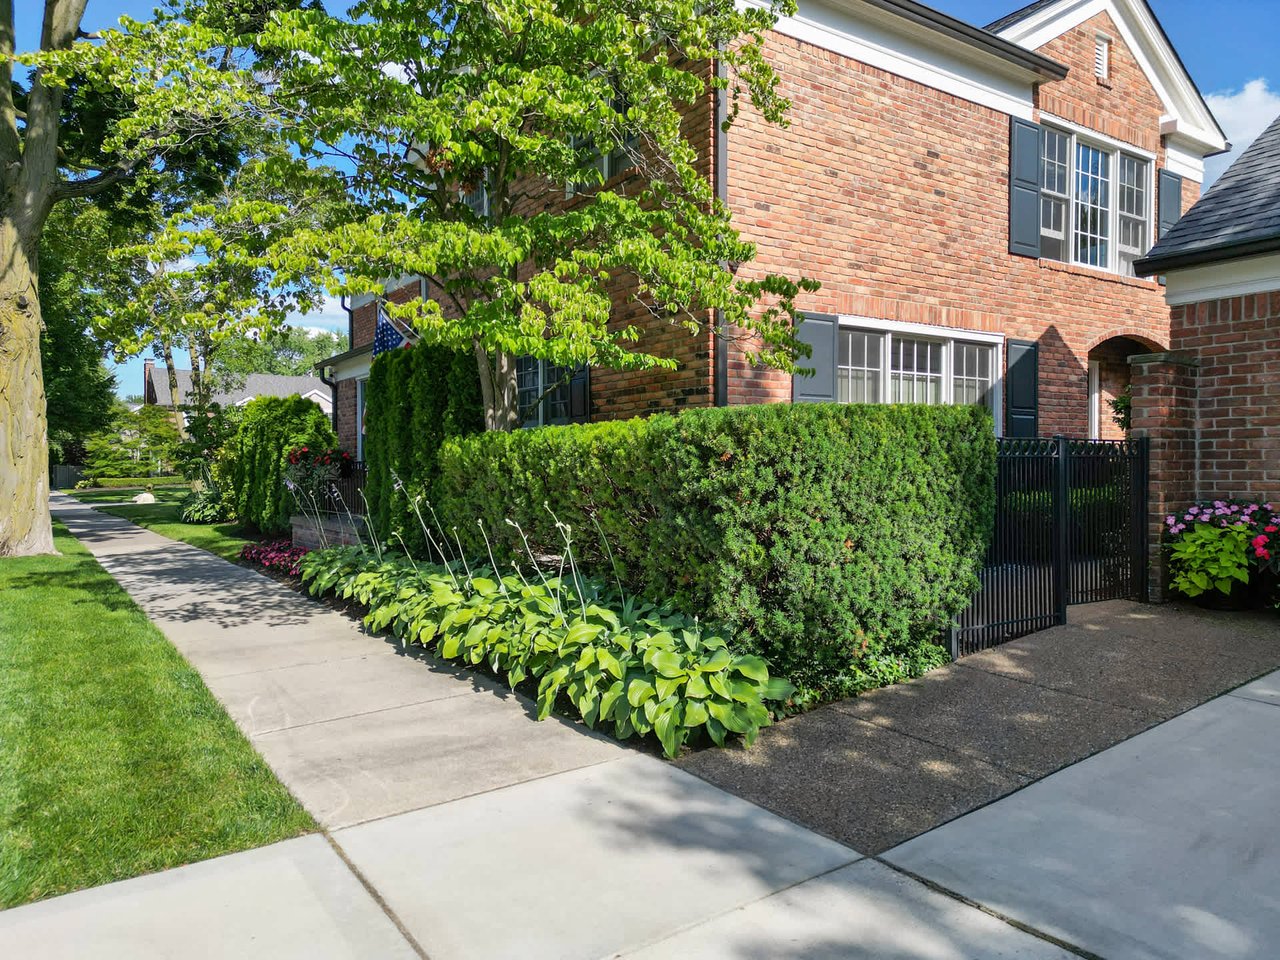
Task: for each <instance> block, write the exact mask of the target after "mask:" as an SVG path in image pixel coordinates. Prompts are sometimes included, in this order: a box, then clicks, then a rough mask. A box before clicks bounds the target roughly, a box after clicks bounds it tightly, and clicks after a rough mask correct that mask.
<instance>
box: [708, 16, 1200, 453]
mask: <svg viewBox="0 0 1280 960" xmlns="http://www.w3.org/2000/svg"><path fill="white" fill-rule="evenodd" d="M1099 32H1107V33H1109V34H1110V35H1112V36H1113V38H1114V40H1113V46H1112V71H1111V81H1110V82H1109V83H1108V84H1104V83H1101V82H1099V81H1097V80H1096V79H1095V78H1094V74H1093V43H1094V38H1095V36H1096V35H1097V34H1098V33H1099ZM1040 52H1041V53H1044V54H1045V55H1047V56H1049V57H1051V58H1053V59H1056V60H1059V61H1060V62H1062V63H1064V64H1065V65H1066V66H1068V67H1069V68H1070V70H1071V73H1070V74H1069V76H1068V78H1067V79H1066V80H1064V81H1060V82H1057V83H1052V84H1047V85H1044V86H1042V87H1041V88H1040V90H1039V93H1038V99H1037V105H1038V107H1039V109H1040V110H1041V111H1043V112H1044V113H1052V114H1053V115H1055V116H1059V117H1061V118H1062V119H1068V120H1072V121H1074V122H1079V123H1080V124H1081V125H1084V126H1089V127H1091V128H1093V129H1098V130H1099V131H1100V132H1103V133H1105V134H1107V135H1108V136H1112V137H1115V138H1117V139H1121V140H1124V141H1126V142H1129V143H1132V145H1134V146H1137V147H1140V148H1144V149H1147V150H1149V151H1150V152H1153V153H1157V164H1158V165H1160V164H1163V148H1162V147H1161V146H1160V122H1161V116H1162V114H1163V112H1164V108H1163V106H1162V105H1161V103H1160V100H1159V98H1158V97H1157V96H1156V94H1155V92H1154V90H1153V89H1152V87H1151V84H1150V82H1149V81H1148V80H1147V78H1146V76H1145V75H1144V74H1143V73H1142V71H1141V69H1140V68H1139V67H1138V66H1137V63H1136V61H1135V60H1134V58H1133V57H1132V55H1131V54H1130V53H1129V52H1128V50H1127V49H1125V47H1124V43H1123V41H1122V40H1121V39H1120V36H1119V33H1118V31H1116V30H1115V28H1114V25H1113V24H1111V22H1110V20H1109V18H1107V17H1106V15H1105V14H1103V15H1100V16H1099V17H1095V18H1093V19H1092V20H1090V21H1087V22H1086V23H1084V24H1081V25H1080V26H1079V27H1077V28H1076V29H1074V30H1071V31H1069V32H1068V33H1066V34H1064V35H1063V36H1062V37H1059V38H1058V39H1057V40H1055V41H1053V42H1052V43H1050V44H1048V45H1046V47H1044V48H1043V49H1042V50H1041V51H1040ZM767 56H768V58H769V60H770V62H771V63H772V64H773V65H774V67H775V68H776V69H777V71H778V73H779V75H780V77H781V93H782V94H783V95H784V96H786V97H788V98H790V100H791V101H792V108H791V111H790V113H789V117H790V120H791V126H790V127H789V128H788V129H786V130H779V129H777V128H775V127H772V126H770V125H768V124H766V123H764V122H763V120H762V119H761V118H760V117H759V116H758V115H757V114H754V113H753V112H752V111H750V110H744V113H743V116H742V118H741V120H740V121H739V122H738V123H737V124H736V125H735V126H734V127H733V129H732V131H731V133H730V135H729V164H728V184H729V202H730V205H731V207H732V209H733V215H734V221H735V223H736V224H737V225H738V227H739V229H740V230H741V231H742V232H743V234H744V235H745V236H746V237H748V238H749V239H751V240H753V241H755V242H756V243H757V244H758V247H759V257H758V259H757V261H756V262H755V263H754V264H751V265H750V267H749V269H750V270H752V271H755V272H756V273H770V272H778V273H789V274H792V275H795V274H803V275H805V276H810V277H814V278H816V279H818V280H820V281H821V282H822V289H821V290H820V291H818V293H816V294H814V295H812V296H810V297H808V298H806V299H805V300H804V302H803V304H802V305H803V306H804V308H805V309H807V310H811V311H813V312H820V313H838V314H851V315H855V316H861V317H867V318H870V319H873V320H909V321H914V322H920V323H928V324H937V325H942V326H949V327H956V328H960V329H968V330H983V331H998V332H1001V333H1003V334H1005V335H1006V336H1007V337H1009V338H1011V339H1020V340H1035V341H1037V342H1038V343H1039V345H1040V406H1041V409H1040V431H1041V433H1044V434H1052V433H1067V434H1070V435H1073V436H1084V435H1086V431H1087V429H1088V360H1089V359H1090V351H1091V350H1094V348H1097V347H1099V346H1100V345H1103V344H1105V343H1106V341H1107V340H1109V339H1111V338H1113V337H1129V338H1133V339H1134V340H1135V341H1136V342H1138V343H1139V344H1140V345H1141V347H1142V348H1143V349H1146V350H1152V349H1162V348H1164V347H1166V346H1167V345H1168V337H1169V310H1168V307H1167V306H1165V303H1164V298H1163V296H1162V292H1161V288H1160V286H1159V284H1157V283H1155V282H1154V281H1150V280H1143V279H1134V278H1130V277H1122V276H1119V275H1116V274H1113V273H1107V272H1104V271H1101V270H1096V269H1093V268H1089V267H1080V266H1071V265H1067V264H1063V263H1059V262H1056V261H1052V260H1043V259H1042V260H1036V259H1031V258H1025V257H1018V256H1013V255H1011V254H1009V252H1008V247H1009V234H1008V230H1009V227H1008V205H1009V180H1008V170H1009V118H1008V116H1007V115H1005V114H1003V113H1000V112H998V111H995V110H992V109H988V108H986V107H983V106H979V105H977V104H974V103H971V102H969V101H967V100H962V99H960V98H958V97H955V96H952V95H950V94H948V93H944V92H942V91H939V90H936V89H933V88H931V87H927V86H924V85H922V84H919V83H915V82H913V81H910V80H906V79H903V78H901V77H898V76H895V75H893V74H890V73H887V72H885V71H883V70H880V69H877V68H874V67H871V66H868V65H866V64H863V63H860V62H858V61H855V60H850V59H848V58H846V57H843V56H840V55H839V54H836V53H832V52H830V51H827V50H824V49H821V48H818V47H815V46H812V45H810V44H806V43H804V42H802V41H799V40H796V39H793V38H790V37H787V36H783V35H781V34H779V33H773V34H770V36H769V38H768V44H767ZM1198 195H1199V190H1198V184H1196V183H1194V182H1191V181H1186V182H1185V183H1184V190H1183V198H1182V202H1183V208H1184V209H1186V208H1188V207H1190V206H1191V205H1192V204H1193V203H1194V202H1195V200H1196V199H1197V197H1198ZM1103 349H1104V350H1105V349H1106V348H1105V347H1104V348H1103ZM1130 352H1132V351H1130ZM731 358H732V359H731V361H730V383H729V398H730V402H732V403H750V402H760V401H771V400H777V401H783V400H789V399H790V397H791V380H790V377H788V376H786V375H785V374H782V373H779V372H777V371H773V370H767V369H761V368H752V367H750V366H749V365H747V363H746V362H745V355H744V351H743V350H742V349H738V350H735V352H734V353H733V354H731ZM1108 359H1111V360H1112V361H1113V362H1111V363H1110V364H1109V367H1108V370H1107V373H1108V374H1109V375H1110V377H1111V382H1110V383H1107V384H1105V385H1104V402H1103V404H1102V415H1101V417H1100V423H1101V424H1102V426H1103V427H1104V433H1103V435H1104V436H1105V435H1108V434H1114V433H1115V432H1116V431H1115V430H1114V429H1113V428H1112V425H1111V418H1110V410H1109V408H1108V407H1107V406H1106V404H1105V394H1106V393H1108V392H1110V393H1111V394H1113V395H1114V393H1117V392H1119V390H1121V389H1123V383H1122V381H1123V379H1124V378H1125V377H1126V376H1127V371H1126V370H1125V368H1124V366H1123V365H1117V364H1116V363H1114V358H1108Z"/></svg>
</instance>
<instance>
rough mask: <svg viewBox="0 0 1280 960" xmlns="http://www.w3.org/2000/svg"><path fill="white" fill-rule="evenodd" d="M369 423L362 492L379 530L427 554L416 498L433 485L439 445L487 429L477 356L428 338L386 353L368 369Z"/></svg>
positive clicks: (354, 506) (374, 524) (436, 469)
mask: <svg viewBox="0 0 1280 960" xmlns="http://www.w3.org/2000/svg"><path fill="white" fill-rule="evenodd" d="M365 427H366V434H367V439H366V442H365V451H364V457H365V462H366V463H367V464H368V470H369V474H368V479H367V480H366V481H365V490H364V492H365V497H366V499H367V500H368V514H369V517H370V520H371V523H372V526H373V529H374V530H375V531H376V533H377V535H378V536H379V537H381V538H382V539H383V540H388V539H390V538H392V536H393V535H395V537H396V538H397V539H402V540H403V542H404V543H405V544H406V545H407V546H408V547H409V549H410V550H411V551H413V552H415V553H421V552H423V551H424V550H425V548H426V544H425V543H424V541H423V539H422V532H421V528H420V527H419V525H418V523H417V520H416V519H415V517H414V516H413V510H412V505H411V501H412V498H413V497H415V496H418V495H419V494H423V495H428V494H429V491H430V490H431V489H432V487H433V485H434V483H435V480H436V476H437V474H438V472H439V468H438V465H437V458H438V456H439V453H440V445H441V443H443V442H444V441H445V440H446V439H448V438H449V437H458V436H465V435H467V434H471V433H477V432H479V431H481V430H483V429H484V406H483V404H482V402H481V398H480V375H479V371H478V370H477V368H476V360H475V357H474V356H472V355H471V354H467V353H459V352H458V351H455V350H451V349H448V348H447V347H441V346H437V345H434V344H427V343H418V344H416V345H414V346H412V347H409V348H407V349H400V350H389V351H387V352H386V353H383V354H380V355H379V356H378V358H377V359H376V360H374V362H373V366H372V368H371V369H370V371H369V383H368V386H367V392H366V396H365ZM397 477H398V478H401V479H402V480H403V481H404V482H403V484H400V485H397V483H396V478H397ZM356 506H357V505H353V509H356Z"/></svg>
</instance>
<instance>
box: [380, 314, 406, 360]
mask: <svg viewBox="0 0 1280 960" xmlns="http://www.w3.org/2000/svg"><path fill="white" fill-rule="evenodd" d="M411 342H412V341H411V340H410V338H409V335H408V334H407V333H406V332H405V331H404V330H402V329H401V328H400V327H399V325H397V324H396V322H395V321H394V320H392V319H391V318H390V317H389V316H387V311H385V310H384V309H382V304H378V323H377V325H376V326H375V327H374V328H373V355H374V356H375V357H376V356H377V355H378V354H380V353H385V352H386V351H388V350H394V349H395V348H396V347H407V346H409V345H410V343H411Z"/></svg>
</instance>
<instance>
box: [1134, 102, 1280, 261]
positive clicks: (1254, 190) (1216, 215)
mask: <svg viewBox="0 0 1280 960" xmlns="http://www.w3.org/2000/svg"><path fill="white" fill-rule="evenodd" d="M1277 251H1280V117H1277V118H1276V119H1275V120H1274V121H1272V124H1271V126H1269V127H1267V129H1266V130H1265V131H1263V133H1262V135H1261V136H1259V137H1258V139H1257V140H1255V141H1253V143H1252V144H1250V146H1249V149H1248V150H1246V151H1245V152H1244V153H1242V154H1240V156H1239V157H1237V158H1236V160H1235V162H1234V163H1232V164H1231V166H1230V167H1228V168H1227V172H1226V173H1224V174H1223V175H1222V176H1221V177H1219V178H1218V182H1217V183H1215V184H1214V185H1213V186H1212V187H1211V188H1210V189H1209V192H1208V193H1206V194H1205V195H1204V196H1203V197H1201V198H1200V202H1199V203H1197V204H1196V205H1195V206H1194V207H1192V208H1191V209H1190V210H1188V211H1187V212H1186V213H1185V214H1184V215H1183V217H1182V219H1181V220H1179V221H1178V222H1177V223H1176V224H1174V225H1173V227H1172V228H1171V229H1170V230H1169V232H1168V233H1166V234H1165V235H1164V236H1163V237H1161V238H1160V242H1159V243H1157V244H1156V245H1155V246H1154V247H1152V248H1151V251H1150V252H1149V253H1148V254H1147V255H1146V256H1145V257H1143V258H1142V259H1141V260H1139V261H1137V262H1136V263H1135V264H1134V269H1135V270H1136V271H1137V272H1138V273H1139V274H1141V275H1144V276H1149V275H1151V274H1155V273H1163V272H1165V271H1167V270H1172V269H1175V268H1177V267H1191V266H1195V265H1196V264H1201V263H1214V262H1217V261H1220V260H1235V259H1238V258H1240V257H1249V256H1257V255H1259V254H1264V253H1275V252H1277Z"/></svg>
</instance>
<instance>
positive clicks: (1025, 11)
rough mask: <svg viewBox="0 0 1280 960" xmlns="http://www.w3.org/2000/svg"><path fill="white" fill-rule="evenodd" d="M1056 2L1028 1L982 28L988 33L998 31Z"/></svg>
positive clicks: (1056, 0)
mask: <svg viewBox="0 0 1280 960" xmlns="http://www.w3.org/2000/svg"><path fill="white" fill-rule="evenodd" d="M1057 2H1058V0H1035V2H1034V3H1028V4H1027V5H1026V6H1025V7H1023V8H1021V9H1020V10H1015V11H1013V13H1008V14H1005V15H1004V16H1003V17H1001V18H1000V19H999V20H993V21H991V22H990V23H988V24H987V25H986V26H985V27H983V28H982V29H983V30H986V31H989V32H990V33H999V32H1000V31H1001V30H1003V29H1004V28H1005V27H1012V26H1013V25H1014V24H1015V23H1018V22H1019V21H1021V20H1025V19H1027V17H1029V16H1031V15H1032V14H1033V13H1035V12H1036V11H1038V10H1043V9H1044V8H1045V7H1049V6H1052V5H1053V4H1055V3H1057Z"/></svg>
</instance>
